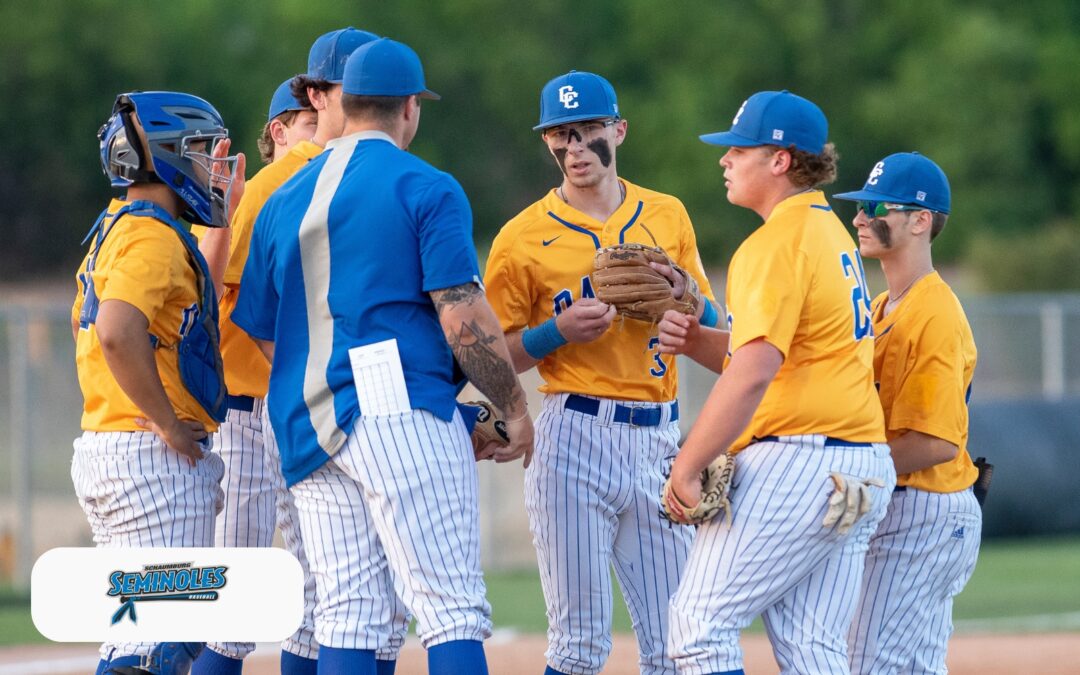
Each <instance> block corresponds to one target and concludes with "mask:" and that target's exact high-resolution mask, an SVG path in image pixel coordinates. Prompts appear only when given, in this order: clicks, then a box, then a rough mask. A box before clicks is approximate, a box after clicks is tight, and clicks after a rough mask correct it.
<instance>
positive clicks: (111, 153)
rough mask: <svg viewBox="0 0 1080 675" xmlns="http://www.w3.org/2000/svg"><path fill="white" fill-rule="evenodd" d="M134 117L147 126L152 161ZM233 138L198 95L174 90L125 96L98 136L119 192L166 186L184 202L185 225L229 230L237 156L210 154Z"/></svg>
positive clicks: (106, 169) (104, 164)
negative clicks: (134, 185) (138, 185)
mask: <svg viewBox="0 0 1080 675" xmlns="http://www.w3.org/2000/svg"><path fill="white" fill-rule="evenodd" d="M133 114H134V115H135V116H136V117H137V118H138V120H139V123H140V124H141V125H142V133H143V134H145V138H146V145H147V146H148V147H149V150H150V157H149V158H148V157H146V149H145V148H144V146H143V143H142V140H141V136H140V134H139V130H138V129H137V128H136V126H135V121H134V119H133V118H132V115H133ZM228 137H229V130H228V129H226V128H225V126H224V123H223V122H222V120H221V115H220V114H218V111H217V110H215V109H214V107H213V106H212V105H210V104H209V103H207V102H206V101H204V100H203V99H201V98H199V97H198V96H192V95H191V94H182V93H177V92H169V91H150V92H131V93H128V94H121V95H120V96H118V97H117V98H116V103H115V104H114V105H113V112H112V116H111V117H110V118H109V120H108V121H107V122H105V124H104V125H103V126H102V127H101V130H100V131H99V132H98V140H99V141H100V143H101V167H102V170H103V171H104V172H105V175H106V176H108V178H109V180H110V182H111V183H112V185H113V187H116V188H126V187H128V186H130V185H131V184H132V183H146V182H161V183H165V184H166V185H168V186H169V187H170V188H171V189H172V190H173V191H174V192H175V193H176V194H177V195H178V196H179V197H180V199H181V200H182V201H183V203H184V205H185V211H184V213H183V217H184V219H185V220H187V221H189V222H191V223H194V224H197V225H207V226H210V227H226V226H228V224H229V223H228V220H227V205H228V203H229V197H230V195H231V193H232V186H233V177H234V172H235V169H236V160H237V157H236V155H231V156H229V157H223V158H220V159H213V158H212V157H211V156H210V152H211V151H212V150H213V147H214V145H215V144H216V143H217V142H219V141H221V140H224V139H226V138H228Z"/></svg>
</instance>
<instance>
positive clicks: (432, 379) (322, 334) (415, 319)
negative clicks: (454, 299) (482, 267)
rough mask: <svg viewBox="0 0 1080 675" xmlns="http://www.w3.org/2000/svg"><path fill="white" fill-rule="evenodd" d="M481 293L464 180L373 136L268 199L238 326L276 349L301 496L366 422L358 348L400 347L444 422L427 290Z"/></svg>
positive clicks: (445, 400) (440, 338)
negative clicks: (308, 480) (470, 286)
mask: <svg viewBox="0 0 1080 675" xmlns="http://www.w3.org/2000/svg"><path fill="white" fill-rule="evenodd" d="M466 283H477V284H479V283H480V277H479V267H478V264H477V259H476V249H475V247H474V246H473V241H472V211H471V209H470V207H469V202H468V199H467V198H466V197H465V193H464V191H463V190H462V189H461V186H460V185H458V183H457V181H455V180H454V179H453V177H451V176H450V175H449V174H446V173H444V172H442V171H439V170H437V169H435V168H434V167H432V166H431V165H429V164H427V163H426V162H424V161H423V160H421V159H419V158H417V157H415V156H413V155H410V154H409V153H407V152H405V151H403V150H401V149H399V148H398V147H397V146H396V145H395V144H394V143H393V142H392V140H391V139H390V137H389V136H387V135H386V134H383V133H381V132H374V131H366V132H359V133H356V134H352V135H349V136H346V137H343V138H339V139H336V140H334V141H331V142H330V143H328V144H327V146H326V152H324V153H323V154H321V155H319V156H318V157H316V158H315V159H313V160H312V161H311V162H309V163H308V165H307V166H305V167H304V168H303V169H301V170H300V171H298V172H297V173H296V175H295V176H294V177H293V178H292V179H291V180H290V181H289V182H287V183H286V184H285V185H284V186H282V187H281V188H280V189H279V190H278V191H277V192H275V193H274V195H273V196H271V197H270V199H269V200H268V201H267V202H266V206H265V207H263V210H262V211H261V212H260V214H259V217H258V219H257V221H256V223H255V228H254V232H253V233H252V239H251V250H250V253H249V256H248V261H247V264H246V266H245V268H244V274H243V277H242V279H241V282H240V295H239V298H238V300H237V307H236V309H235V310H234V311H233V316H232V319H233V322H234V323H236V325H238V326H240V328H242V329H243V330H244V331H246V332H247V333H248V334H250V335H251V336H252V337H254V338H256V339H260V340H268V341H272V342H274V343H275V354H274V363H273V367H272V370H271V375H270V389H269V393H268V400H269V408H270V418H271V423H272V425H273V428H274V433H275V434H276V435H277V437H278V438H279V440H280V447H281V459H282V470H283V473H284V476H285V479H286V482H287V483H288V484H289V485H290V486H291V485H293V484H294V483H296V482H297V481H299V480H301V479H303V478H304V477H306V476H307V475H309V474H310V473H311V472H312V471H314V470H315V469H317V468H318V467H319V466H321V465H322V464H323V463H325V462H326V461H327V459H329V458H330V457H331V456H333V455H334V454H335V453H336V452H337V451H338V450H339V449H340V448H341V447H342V445H343V444H344V442H345V439H346V436H347V435H348V433H349V432H350V431H351V430H352V428H353V425H354V423H355V422H356V420H357V418H358V417H360V416H361V415H362V414H363V411H362V410H361V408H360V403H359V399H358V397H357V392H356V385H355V383H354V379H353V372H352V367H351V365H350V361H349V353H348V352H349V350H350V349H351V348H354V347H358V346H363V345H369V344H374V343H377V342H382V341H384V340H389V339H392V338H393V339H396V340H397V346H398V352H399V354H400V356H401V361H402V369H403V371H404V379H405V384H406V389H407V391H408V395H409V403H410V405H411V407H412V408H413V409H424V410H428V411H430V412H431V413H433V414H434V415H435V416H436V417H438V418H440V419H443V420H447V421H449V420H451V419H452V417H453V413H454V406H455V385H454V382H453V375H452V373H453V356H452V354H451V351H450V347H449V345H448V344H447V343H446V339H445V336H444V333H443V330H442V327H441V326H440V324H439V318H438V316H437V314H436V311H435V307H434V305H433V303H432V302H431V299H430V297H429V296H428V293H429V292H431V291H435V290H439V289H442V288H449V287H452V286H459V285H461V284H466Z"/></svg>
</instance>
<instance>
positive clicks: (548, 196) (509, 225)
mask: <svg viewBox="0 0 1080 675" xmlns="http://www.w3.org/2000/svg"><path fill="white" fill-rule="evenodd" d="M559 203H560V200H558V198H557V197H555V190H554V189H551V190H548V191H547V192H546V193H545V194H544V196H543V197H541V198H540V199H537V200H536V201H535V202H533V203H532V204H529V205H528V206H526V207H525V208H523V209H522V210H521V211H519V212H518V213H517V215H515V216H514V217H512V218H511V219H510V220H508V221H506V224H505V225H503V226H502V229H500V230H499V235H500V236H507V237H516V236H520V235H521V234H524V233H525V232H528V231H529V230H532V229H535V228H538V227H546V226H547V225H548V223H558V221H556V220H555V219H554V218H553V216H556V215H558V214H557V213H556V211H557V209H558V207H559Z"/></svg>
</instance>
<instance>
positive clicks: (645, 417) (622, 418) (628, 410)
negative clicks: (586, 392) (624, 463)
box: [564, 394, 679, 427]
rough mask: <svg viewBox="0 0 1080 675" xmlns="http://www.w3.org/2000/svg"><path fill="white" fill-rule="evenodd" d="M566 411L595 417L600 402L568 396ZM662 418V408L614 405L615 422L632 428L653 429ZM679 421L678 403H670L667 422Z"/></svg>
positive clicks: (572, 395) (593, 399) (575, 395)
mask: <svg viewBox="0 0 1080 675" xmlns="http://www.w3.org/2000/svg"><path fill="white" fill-rule="evenodd" d="M564 407H565V409H566V410H573V411H575V412H579V413H585V414H586V415H592V416H593V417H596V416H597V415H598V414H599V413H600V401H599V400H597V399H595V398H587V397H585V396H578V395H577V394H570V395H569V396H567V397H566V405H565V406H564ZM663 417H664V406H662V405H660V406H654V407H651V408H634V407H631V406H627V405H619V404H618V403H616V404H615V417H614V420H613V421H615V422H620V423H622V424H629V425H630V426H632V427H655V426H657V425H659V424H660V421H661V420H662V419H663ZM678 419H679V402H678V401H672V402H671V416H670V418H669V419H668V421H669V422H677V421H678Z"/></svg>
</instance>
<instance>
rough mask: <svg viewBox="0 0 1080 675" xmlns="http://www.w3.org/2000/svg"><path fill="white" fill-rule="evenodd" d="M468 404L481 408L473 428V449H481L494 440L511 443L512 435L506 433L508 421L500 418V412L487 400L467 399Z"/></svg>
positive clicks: (501, 443)
mask: <svg viewBox="0 0 1080 675" xmlns="http://www.w3.org/2000/svg"><path fill="white" fill-rule="evenodd" d="M466 405H471V406H476V407H477V408H480V413H479V414H478V415H477V416H476V425H475V426H474V427H473V430H472V443H473V449H474V450H479V449H481V448H483V447H484V446H485V445H487V444H488V443H491V442H492V441H494V442H495V443H498V444H499V445H510V435H509V434H507V433H506V421H505V420H502V419H499V415H498V413H496V412H495V408H494V407H492V405H491V404H490V403H488V402H487V401H467V402H466Z"/></svg>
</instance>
